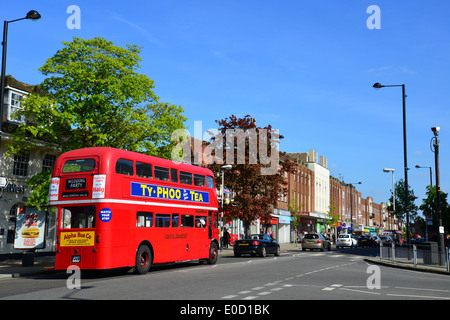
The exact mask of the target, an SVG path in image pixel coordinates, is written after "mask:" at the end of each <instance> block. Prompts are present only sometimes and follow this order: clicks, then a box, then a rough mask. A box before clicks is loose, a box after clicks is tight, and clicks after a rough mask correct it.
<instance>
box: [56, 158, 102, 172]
mask: <svg viewBox="0 0 450 320" xmlns="http://www.w3.org/2000/svg"><path fill="white" fill-rule="evenodd" d="M94 168H95V160H94V159H74V160H67V161H66V162H65V163H64V165H63V168H62V172H63V173H76V172H90V171H92V170H94Z"/></svg>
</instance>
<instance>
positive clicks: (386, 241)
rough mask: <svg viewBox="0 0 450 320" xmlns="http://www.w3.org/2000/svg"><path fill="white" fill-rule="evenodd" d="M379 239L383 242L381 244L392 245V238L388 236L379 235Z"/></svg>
mask: <svg viewBox="0 0 450 320" xmlns="http://www.w3.org/2000/svg"><path fill="white" fill-rule="evenodd" d="M380 239H381V242H382V243H383V246H390V245H392V242H393V240H392V238H391V237H390V236H381V237H380Z"/></svg>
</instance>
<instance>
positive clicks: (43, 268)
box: [0, 243, 450, 279]
mask: <svg viewBox="0 0 450 320" xmlns="http://www.w3.org/2000/svg"><path fill="white" fill-rule="evenodd" d="M332 248H334V245H333V246H332ZM280 249H281V252H298V251H300V250H301V244H295V243H282V244H280ZM233 255H234V253H233V246H228V248H224V249H223V250H222V251H220V250H219V259H220V257H225V256H233ZM365 261H367V262H370V263H375V264H382V265H385V266H388V267H395V268H404V269H410V270H416V271H424V272H433V273H440V274H446V275H450V273H449V272H447V270H446V267H439V266H423V265H417V266H414V265H412V264H406V263H401V262H392V261H389V260H380V258H378V257H375V258H366V259H365ZM54 267H55V256H54V255H38V254H36V255H35V257H34V264H33V266H28V267H24V266H22V259H9V260H3V261H0V279H2V278H20V277H27V276H33V275H37V274H42V273H48V272H51V271H53V270H54Z"/></svg>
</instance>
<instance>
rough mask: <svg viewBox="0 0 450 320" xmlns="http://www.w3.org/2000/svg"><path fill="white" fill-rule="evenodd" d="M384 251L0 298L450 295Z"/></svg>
mask: <svg viewBox="0 0 450 320" xmlns="http://www.w3.org/2000/svg"><path fill="white" fill-rule="evenodd" d="M376 250H378V249H371V248H358V249H340V250H335V249H333V250H332V251H330V252H302V251H298V252H294V251H291V252H283V253H282V255H281V256H279V257H274V256H271V255H269V256H267V257H266V258H260V257H251V256H243V257H239V258H235V257H232V256H224V257H222V258H220V259H219V262H218V263H217V264H216V265H212V266H211V265H204V264H198V263H197V262H187V263H177V264H174V265H165V266H157V267H154V268H153V269H152V270H151V272H149V273H148V274H146V275H135V274H132V273H125V274H124V273H118V272H107V273H106V274H102V275H98V274H97V275H89V274H88V275H87V276H85V275H83V276H82V278H81V279H80V283H79V286H80V289H69V288H68V286H67V284H68V283H69V286H72V287H73V286H75V285H76V284H77V283H76V282H75V281H72V280H71V279H69V280H68V276H69V275H68V274H66V273H65V272H56V271H53V272H49V273H48V274H43V275H36V276H33V277H27V278H17V279H16V278H11V279H1V280H0V299H13V300H19V299H20V300H23V299H25V300H27V299H31V300H35V299H38V300H40V299H68V300H78V299H81V300H85V299H88V300H89V299H93V300H97V299H104V300H116V299H121V300H122V299H124V300H128V299H150V300H161V299H162V300H166V299H170V300H186V299H187V300H200V301H211V300H214V301H215V302H218V301H219V302H221V301H223V302H227V303H228V302H230V301H237V300H239V301H245V300H247V301H252V302H254V303H257V302H258V301H261V302H265V303H266V304H267V301H268V300H271V301H273V300H304V299H329V300H334V299H338V300H347V299H350V300H378V299H382V300H385V299H427V300H442V299H445V300H450V277H449V276H446V275H438V274H431V273H422V272H417V271H407V270H402V269H395V268H390V267H384V266H375V267H373V266H371V265H370V264H368V263H367V262H365V261H364V257H365V256H373V255H375V253H376Z"/></svg>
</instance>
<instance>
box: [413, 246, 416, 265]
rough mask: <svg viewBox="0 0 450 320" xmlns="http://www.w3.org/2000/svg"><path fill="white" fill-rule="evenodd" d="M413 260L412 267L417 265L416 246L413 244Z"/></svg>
mask: <svg viewBox="0 0 450 320" xmlns="http://www.w3.org/2000/svg"><path fill="white" fill-rule="evenodd" d="M413 253H414V256H413V262H414V267H417V246H416V245H413Z"/></svg>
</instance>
